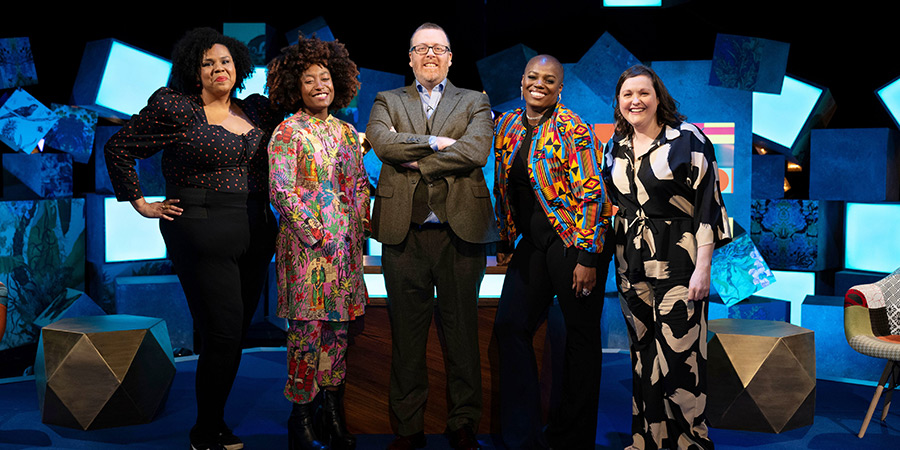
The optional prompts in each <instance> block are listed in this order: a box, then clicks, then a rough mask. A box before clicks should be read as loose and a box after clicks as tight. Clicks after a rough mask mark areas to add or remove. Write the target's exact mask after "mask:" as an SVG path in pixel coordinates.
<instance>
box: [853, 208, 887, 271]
mask: <svg viewBox="0 0 900 450" xmlns="http://www.w3.org/2000/svg"><path fill="white" fill-rule="evenodd" d="M844 218H845V219H844V220H845V221H846V222H845V227H844V230H845V241H844V242H845V248H844V268H846V269H850V270H865V271H868V272H885V273H890V272H893V271H894V270H895V269H897V268H898V267H900V227H898V224H900V203H847V210H846V213H845V214H844Z"/></svg>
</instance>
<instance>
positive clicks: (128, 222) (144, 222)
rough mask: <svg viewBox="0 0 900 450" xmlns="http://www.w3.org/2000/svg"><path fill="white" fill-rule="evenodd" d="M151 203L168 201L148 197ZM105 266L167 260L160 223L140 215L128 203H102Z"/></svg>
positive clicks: (109, 199) (108, 201)
mask: <svg viewBox="0 0 900 450" xmlns="http://www.w3.org/2000/svg"><path fill="white" fill-rule="evenodd" d="M144 199H145V200H147V202H148V203H150V202H159V201H163V200H165V197H145V198H144ZM103 211H104V213H103V220H104V227H105V231H106V233H105V239H104V248H105V251H106V262H108V263H111V262H120V261H141V260H145V259H163V258H165V257H166V244H165V242H163V238H162V235H161V234H160V233H159V220H156V219H147V218H145V217H144V216H142V215H140V214H138V212H137V211H135V210H134V208H133V207H132V206H131V203H129V202H119V201H116V198H115V197H107V198H105V199H103Z"/></svg>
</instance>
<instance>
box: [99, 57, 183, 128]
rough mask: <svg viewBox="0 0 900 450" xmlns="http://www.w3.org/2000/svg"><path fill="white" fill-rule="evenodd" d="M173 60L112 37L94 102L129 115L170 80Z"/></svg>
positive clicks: (143, 104) (136, 110) (138, 110)
mask: <svg viewBox="0 0 900 450" xmlns="http://www.w3.org/2000/svg"><path fill="white" fill-rule="evenodd" d="M171 71H172V63H171V62H169V61H167V60H165V59H162V58H160V57H158V56H154V55H152V54H150V53H147V52H145V51H142V50H138V49H137V48H134V47H132V46H130V45H127V44H123V43H121V42H118V41H113V43H112V46H111V47H110V49H109V58H107V60H106V68H105V69H104V70H103V78H101V80H100V87H99V89H98V91H97V101H96V103H97V105H99V106H103V107H105V108H109V109H112V110H114V111H118V112H121V113H123V114H127V115H132V114H137V113H139V112H140V111H141V108H143V107H144V106H147V99H148V98H150V95H152V94H153V93H154V92H156V90H157V89H159V88H161V87H163V86H165V85H166V84H167V83H168V82H169V73H170V72H171Z"/></svg>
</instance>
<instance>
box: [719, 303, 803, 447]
mask: <svg viewBox="0 0 900 450" xmlns="http://www.w3.org/2000/svg"><path fill="white" fill-rule="evenodd" d="M709 333H710V334H712V335H713V336H712V338H711V339H710V341H709V345H708V347H707V353H708V362H707V379H708V384H709V387H708V391H709V396H708V398H707V405H706V417H707V418H708V419H709V423H710V425H712V426H713V427H716V428H727V429H733V430H748V431H762V432H768V433H781V432H782V431H787V430H792V429H794V428H799V427H803V426H806V425H812V423H813V417H814V415H815V409H816V345H815V337H814V333H813V332H812V331H811V330H807V329H805V328H800V327H798V326H796V325H792V324H789V323H786V322H775V321H768V320H747V319H718V320H711V321H710V322H709Z"/></svg>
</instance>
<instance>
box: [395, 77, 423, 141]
mask: <svg viewBox="0 0 900 450" xmlns="http://www.w3.org/2000/svg"><path fill="white" fill-rule="evenodd" d="M406 94H407V95H406V99H405V100H404V101H403V106H404V107H405V108H406V114H407V116H409V123H411V124H412V126H413V130H414V131H415V133H416V134H425V133H426V131H425V130H426V129H427V127H426V126H425V111H423V110H422V99H421V98H420V97H419V91H417V90H416V83H415V82H413V84H412V86H408V87H407V88H406ZM398 131H399V130H398Z"/></svg>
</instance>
